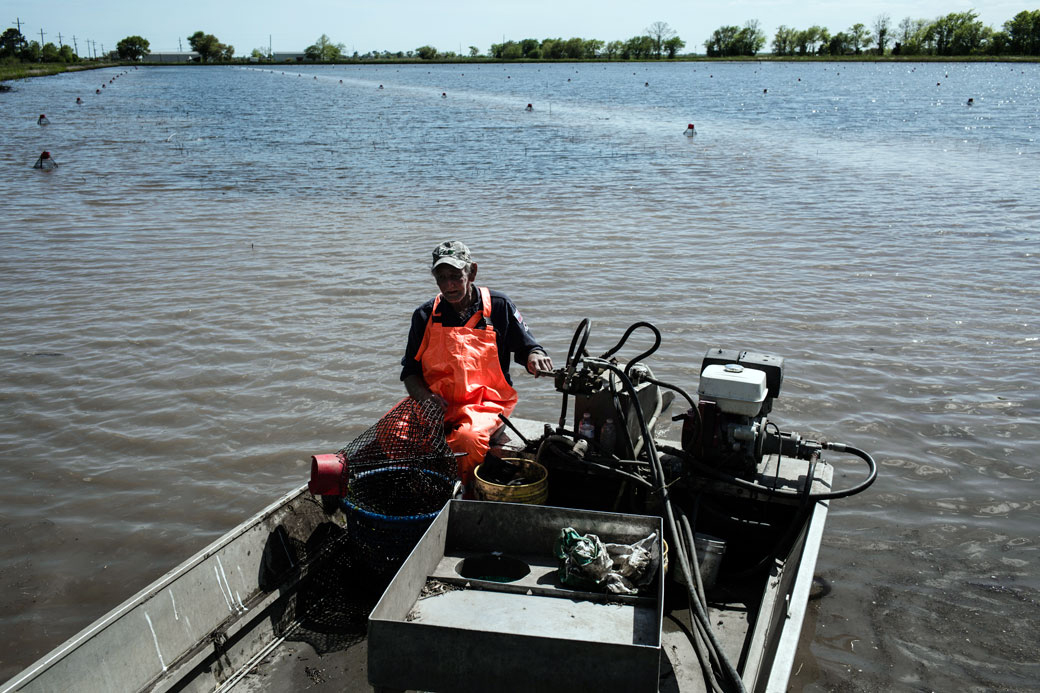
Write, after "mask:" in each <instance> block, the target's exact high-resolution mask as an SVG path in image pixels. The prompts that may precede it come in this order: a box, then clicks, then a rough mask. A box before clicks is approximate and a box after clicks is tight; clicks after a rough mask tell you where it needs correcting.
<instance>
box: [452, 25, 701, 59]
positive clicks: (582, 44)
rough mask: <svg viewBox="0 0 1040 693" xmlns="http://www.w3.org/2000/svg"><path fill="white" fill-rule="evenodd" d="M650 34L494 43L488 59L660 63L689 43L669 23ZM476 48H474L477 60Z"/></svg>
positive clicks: (647, 29)
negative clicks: (609, 38)
mask: <svg viewBox="0 0 1040 693" xmlns="http://www.w3.org/2000/svg"><path fill="white" fill-rule="evenodd" d="M645 31H646V33H645V34H642V35H640V36H633V37H632V38H630V39H628V40H627V41H601V40H600V39H583V38H577V37H575V38H569V39H562V38H546V39H542V40H540V41H539V40H538V39H533V38H527V39H523V40H520V41H506V42H504V43H493V44H491V50H489V51H488V56H489V57H491V58H494V59H495V60H593V59H596V58H605V59H607V60H660V59H661V58H674V57H675V56H676V54H677V53H678V52H679V51H681V50H682V49H683V48H684V47H685V46H686V42H685V41H683V40H682V39H681V38H679V36H678V35H677V33H676V32H675V30H674V29H672V28H671V27H670V26H668V23H667V22H654V23H653V24H651V25H650V26H648V27H647V28H646V29H645ZM475 49H476V47H475V46H470V54H471V55H472V56H473V57H476V55H474V50H475Z"/></svg>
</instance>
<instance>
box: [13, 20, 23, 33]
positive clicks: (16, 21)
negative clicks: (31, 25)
mask: <svg viewBox="0 0 1040 693" xmlns="http://www.w3.org/2000/svg"><path fill="white" fill-rule="evenodd" d="M14 23H15V24H17V25H18V33H19V34H20V33H22V20H21V18H20V17H15V18H14Z"/></svg>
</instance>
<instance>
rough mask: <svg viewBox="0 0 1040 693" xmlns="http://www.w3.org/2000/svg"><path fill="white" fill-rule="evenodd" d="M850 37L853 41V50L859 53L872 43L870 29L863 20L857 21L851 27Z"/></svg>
mask: <svg viewBox="0 0 1040 693" xmlns="http://www.w3.org/2000/svg"><path fill="white" fill-rule="evenodd" d="M848 34H849V38H850V40H851V43H852V52H853V53H855V54H856V55H859V54H860V53H861V52H862V51H863V49H864V48H866V47H867V46H869V45H870V40H871V36H870V31H868V30H867V26H866V25H865V24H863V23H861V22H857V23H855V24H853V25H852V26H850V27H849V31H848Z"/></svg>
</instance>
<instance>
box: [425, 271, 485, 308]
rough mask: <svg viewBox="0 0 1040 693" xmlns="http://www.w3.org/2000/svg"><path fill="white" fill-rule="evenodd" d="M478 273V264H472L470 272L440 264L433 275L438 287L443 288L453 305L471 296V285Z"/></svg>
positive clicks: (444, 293)
mask: <svg viewBox="0 0 1040 693" xmlns="http://www.w3.org/2000/svg"><path fill="white" fill-rule="evenodd" d="M476 275H477V267H476V265H472V266H471V268H470V272H469V274H468V275H467V274H464V273H463V271H462V270H460V269H458V268H456V267H452V266H451V265H448V264H444V265H440V266H439V267H437V269H435V270H434V271H433V277H434V279H436V280H437V288H438V289H440V290H441V294H442V295H443V296H444V299H445V300H446V301H447V302H448V303H451V304H452V305H457V304H460V303H462V302H463V301H465V300H466V299H467V298H468V297H469V291H470V287H471V286H473V279H474V278H475V277H476Z"/></svg>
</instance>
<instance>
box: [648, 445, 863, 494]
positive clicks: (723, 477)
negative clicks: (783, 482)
mask: <svg viewBox="0 0 1040 693" xmlns="http://www.w3.org/2000/svg"><path fill="white" fill-rule="evenodd" d="M822 447H823V449H824V450H834V451H835V452H847V453H849V454H850V455H855V456H857V457H859V458H862V459H863V461H864V462H866V463H867V468H868V470H869V471H868V473H867V478H866V479H864V480H863V481H861V482H860V483H858V484H856V485H855V486H853V487H851V488H847V489H841V490H839V491H828V492H826V493H811V494H809V500H811V501H822V500H833V499H835V498H848V497H849V496H854V495H856V494H857V493H862V492H863V491H865V490H867V488H869V487H870V485H871V484H873V483H874V480H875V479H877V463H876V462H875V461H874V458H873V457H871V456H870V454H869V453H867V452H864V451H863V450H860V449H859V448H854V447H852V446H851V445H846V444H845V443H822ZM661 449H662V450H664V451H665V452H667V453H668V454H670V455H676V456H678V457H682V458H683V459H686V460H688V461H689V462H691V463H692V464H693V466H695V467H696V468H697V469H699V470H700V471H702V472H704V473H706V474H708V475H710V476H714V477H715V478H716V479H719V480H720V481H725V482H727V483H730V484H733V485H734V486H739V487H741V488H744V489H747V490H749V491H754V492H755V493H762V494H765V495H767V496H772V497H775V498H801V497H802V495H803V492H802V491H780V490H778V489H773V488H769V487H768V486H763V485H762V484H756V483H755V482H753V481H748V480H747V479H741V478H740V477H737V476H733V475H732V474H727V473H726V472H723V471H720V470H718V469H715V468H714V467H710V466H708V465H706V464H704V463H703V462H700V461H699V460H695V459H693V458H692V457H690V456H689V455H687V454H686V451H684V450H679V449H678V448H673V447H670V446H663V447H662V448H661ZM810 469H811V468H810ZM811 483H812V478H811V477H810V478H808V479H806V486H807V487H808V486H809V484H811Z"/></svg>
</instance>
